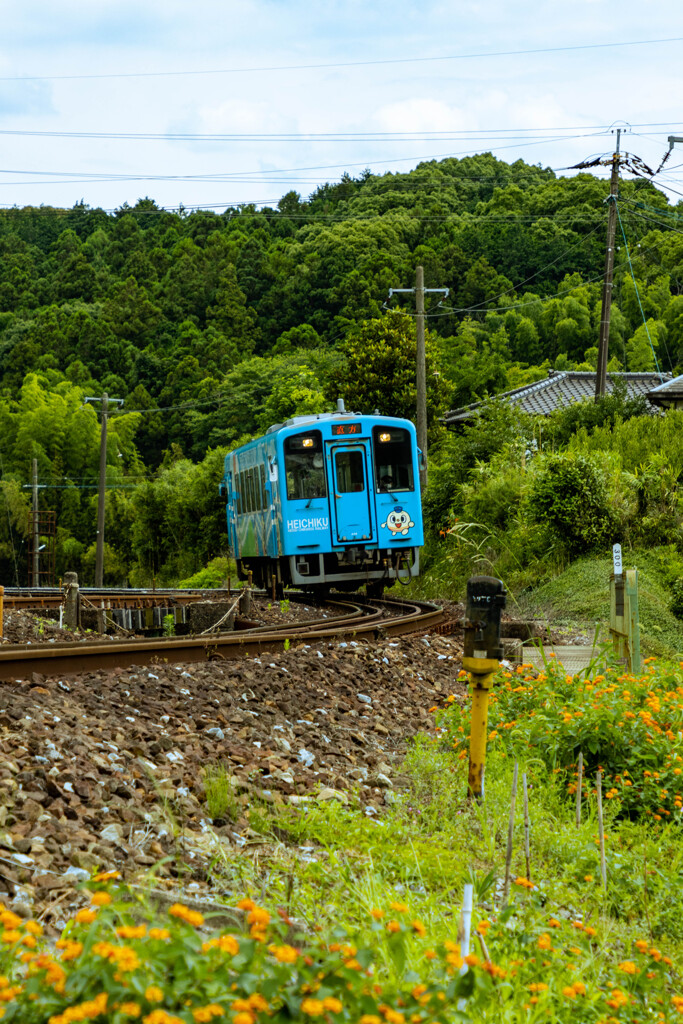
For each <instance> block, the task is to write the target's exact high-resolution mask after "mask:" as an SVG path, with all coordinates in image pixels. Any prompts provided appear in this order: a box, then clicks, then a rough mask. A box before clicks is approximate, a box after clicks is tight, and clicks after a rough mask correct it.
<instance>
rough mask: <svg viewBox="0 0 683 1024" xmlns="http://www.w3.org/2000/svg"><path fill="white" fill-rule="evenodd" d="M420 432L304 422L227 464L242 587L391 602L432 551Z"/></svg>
mask: <svg viewBox="0 0 683 1024" xmlns="http://www.w3.org/2000/svg"><path fill="white" fill-rule="evenodd" d="M421 458H422V453H421V452H420V450H419V449H418V447H417V440H416V435H415V427H414V426H413V424H412V423H410V422H409V421H408V420H402V419H396V418H392V417H389V416H379V415H374V416H362V415H359V414H356V413H349V412H346V411H345V409H344V403H343V401H341V400H340V401H339V402H338V403H337V411H336V412H334V413H320V414H319V415H312V416H298V417H296V418H294V419H291V420H287V422H286V423H281V424H278V425H276V426H273V427H271V428H270V429H269V430H268V431H267V432H266V434H265V436H264V437H261V438H258V439H257V440H255V441H250V442H249V444H245V445H244V446H243V447H241V448H237V449H236V450H235V451H234V452H231V453H230V454H229V455H227V456H226V459H225V469H224V476H223V481H222V483H221V486H220V490H221V494H222V495H223V496H224V497H225V498H226V501H227V519H228V537H229V541H230V547H231V549H232V552H233V554H234V555H235V558H236V559H237V565H238V571H239V573H240V576H241V577H242V578H245V577H246V574H247V572H249V571H251V572H252V574H253V579H254V583H255V584H256V585H257V586H262V587H265V588H266V589H271V588H272V587H273V586H275V588H276V590H277V591H278V592H281V590H282V588H283V587H284V586H286V585H292V586H294V587H299V588H302V589H305V590H312V591H317V592H318V593H319V594H324V592H325V591H327V590H329V588H330V587H334V588H335V589H338V590H356V589H358V587H359V586H360V585H361V584H365V586H366V590H367V593H368V595H370V596H372V597H381V595H382V591H383V589H384V587H385V586H390V585H391V584H392V583H393V582H394V581H395V580H396V579H399V580H400V581H402V582H405V581H408V580H409V579H410V577H413V576H416V575H417V574H418V572H419V550H420V547H421V545H422V544H423V541H424V536H423V529H422V507H421V503H420V474H419V469H420V460H421Z"/></svg>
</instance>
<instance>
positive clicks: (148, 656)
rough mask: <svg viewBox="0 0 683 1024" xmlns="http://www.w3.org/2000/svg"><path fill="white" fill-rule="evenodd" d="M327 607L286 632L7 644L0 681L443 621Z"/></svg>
mask: <svg viewBox="0 0 683 1024" xmlns="http://www.w3.org/2000/svg"><path fill="white" fill-rule="evenodd" d="M326 607H328V608H334V609H336V610H338V612H339V614H338V615H335V616H333V617H332V618H326V619H315V620H310V621H308V622H297V623H292V624H291V626H287V625H277V626H257V627H255V628H253V629H246V630H239V631H237V632H230V633H217V634H213V635H207V636H182V637H173V638H170V639H160V638H155V639H146V638H143V639H132V640H131V639H124V640H115V639H112V640H95V641H75V642H73V643H63V642H55V643H45V644H12V645H11V646H6V647H2V648H0V679H16V678H25V677H26V676H29V675H30V674H31V673H32V672H39V673H41V674H43V675H56V674H64V675H68V674H72V673H77V672H90V671H95V670H97V669H112V668H127V667H129V666H130V665H150V664H155V663H158V662H168V663H172V664H183V663H191V662H198V661H206V660H208V661H212V660H215V659H228V658H238V657H240V656H244V655H251V654H258V653H259V652H260V651H263V650H276V649H277V648H280V647H283V646H284V645H285V643H286V642H287V641H289V643H292V642H297V641H305V642H309V643H310V642H314V641H319V640H322V641H325V640H332V639H334V638H335V637H339V636H344V637H352V638H358V639H359V640H362V639H376V638H378V637H381V636H398V635H400V634H401V633H412V632H415V631H418V630H425V629H429V628H431V627H432V626H436V625H437V624H438V623H439V622H441V620H442V619H443V611H442V609H441V608H439V607H438V605H434V604H430V603H427V602H424V601H401V600H392V599H391V598H388V599H385V600H383V601H368V600H366V599H365V598H364V597H362V596H359V595H352V596H351V597H349V598H346V596H344V597H337V596H332V597H331V598H330V599H329V600H328V601H327V602H326Z"/></svg>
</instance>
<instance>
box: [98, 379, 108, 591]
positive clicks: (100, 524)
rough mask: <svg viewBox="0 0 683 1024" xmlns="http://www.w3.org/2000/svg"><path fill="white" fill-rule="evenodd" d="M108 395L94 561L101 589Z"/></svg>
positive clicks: (105, 398)
mask: <svg viewBox="0 0 683 1024" xmlns="http://www.w3.org/2000/svg"><path fill="white" fill-rule="evenodd" d="M108 408H109V395H108V394H107V392H106V391H105V392H104V394H103V395H102V429H101V431H100V480H99V485H98V488H97V554H96V559H95V586H96V587H101V586H102V585H103V578H104V494H105V490H104V489H105V480H106V475H107V410H108Z"/></svg>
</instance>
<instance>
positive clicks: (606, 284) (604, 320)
mask: <svg viewBox="0 0 683 1024" xmlns="http://www.w3.org/2000/svg"><path fill="white" fill-rule="evenodd" d="M621 131H622V130H621V128H617V148H616V151H615V152H614V154H613V156H612V177H611V179H610V193H609V196H608V198H607V202H608V204H609V210H608V213H607V248H606V249H605V277H604V281H603V284H602V315H601V320H600V340H599V342H598V367H597V373H596V375H595V400H596V401H597V400H598V398H600V397H601V396H602V395H604V394H605V385H606V381H607V363H608V361H609V325H610V315H611V311H612V288H613V284H612V282H613V278H614V237H615V235H616V230H617V196H618V194H619V142H620V139H621Z"/></svg>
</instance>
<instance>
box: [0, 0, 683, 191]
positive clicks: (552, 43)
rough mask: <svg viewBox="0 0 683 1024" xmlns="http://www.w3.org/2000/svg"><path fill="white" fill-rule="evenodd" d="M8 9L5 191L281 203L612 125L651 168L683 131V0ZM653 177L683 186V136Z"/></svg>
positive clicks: (0, 112)
mask: <svg viewBox="0 0 683 1024" xmlns="http://www.w3.org/2000/svg"><path fill="white" fill-rule="evenodd" d="M0 18H1V21H0V24H2V34H1V35H0V147H1V152H2V157H1V158H0V206H14V205H17V206H24V205H35V206H38V205H52V206H64V207H70V206H73V205H74V203H78V202H81V201H83V202H85V203H86V204H87V205H89V206H101V207H104V208H105V209H109V210H113V209H116V208H119V207H121V206H122V205H123V204H124V203H128V204H130V205H134V204H135V202H136V201H137V200H138V199H139V198H141V197H143V196H149V197H151V198H152V199H154V200H155V201H156V202H157V203H158V204H159V205H160V206H165V207H167V208H174V207H177V206H179V205H182V206H184V207H186V208H188V209H192V208H197V207H210V208H215V209H217V210H222V209H225V208H226V207H228V206H234V205H237V204H240V203H257V204H259V205H261V204H265V205H269V206H274V205H276V204H277V201H278V199H279V198H280V197H281V196H282V195H284V194H285V193H286V192H288V191H290V190H291V189H294V190H295V191H297V192H299V193H300V194H301V196H302V197H304V198H306V197H307V196H308V195H310V193H311V192H313V190H314V189H315V188H316V187H317V186H318V185H320V184H321V183H324V182H327V181H336V180H338V179H339V177H340V176H341V174H342V173H343V172H345V171H346V172H348V173H349V174H351V175H357V174H358V173H360V172H361V171H362V170H364V169H365V168H369V169H370V170H371V171H373V172H375V173H380V172H385V171H408V170H410V169H411V168H413V167H415V166H416V165H417V164H418V163H419V162H420V161H421V160H425V159H433V158H437V159H441V158H444V157H447V156H465V155H469V154H474V153H478V152H493V153H494V154H495V155H496V156H498V157H499V158H500V159H502V160H506V161H509V162H512V161H514V160H517V159H520V158H521V159H523V160H525V161H527V162H528V163H532V164H540V165H542V166H544V167H552V168H553V169H555V170H556V171H558V173H567V172H566V171H565V170H563V169H564V168H567V167H568V166H570V165H572V164H574V163H576V162H578V161H580V160H584V159H586V158H591V157H594V156H599V155H608V154H610V153H611V152H612V149H613V147H614V134H613V132H611V129H613V128H614V127H615V126H621V127H625V128H626V127H629V126H630V130H629V131H628V132H627V133H626V134H625V135H624V136H622V141H621V147H622V150H626V151H627V152H629V153H633V154H637V155H638V156H639V157H641V158H642V159H643V160H644V161H645V163H646V164H648V165H649V166H650V167H652V169H653V170H654V169H656V168H657V167H659V164H660V162H661V159H662V157H663V156H664V154H665V152H666V150H667V148H668V141H667V139H668V136H669V135H672V134H674V135H681V136H683V102H682V100H683V88H682V85H683V82H682V76H681V68H682V67H683V60H682V59H681V57H682V54H683V5H681V4H680V0H651V2H650V3H648V4H643V3H642V0H638V2H636V0H622V2H621V3H620V4H618V5H617V4H615V3H614V2H608V0H572V3H566V2H560V0H527V2H524V3H523V2H520V0H508V2H503V0H488V2H484V0H450V2H448V0H424V2H421V3H413V2H408V0H393V2H389V0H364V2H360V0H326V2H320V0H318V2H316V3H313V2H312V0H223V2H222V3H221V2H218V0H193V2H192V3H190V2H187V0H137V2H133V0H60V3H59V4H55V3H54V2H51V3H47V2H46V0H22V2H21V3H18V2H17V0H0ZM656 40H659V41H658V42H656ZM614 44H618V45H614ZM627 44H628V45H627ZM570 173H571V172H570ZM597 173H599V174H601V176H607V171H601V170H598V171H597ZM656 181H657V183H658V184H659V185H660V186H661V187H662V188H663V189H664V190H665V191H666V194H667V195H668V197H669V199H670V200H671V201H672V202H674V203H676V202H678V201H679V200H683V142H682V143H681V144H679V145H678V146H677V147H675V148H674V151H673V153H672V155H671V158H670V159H669V161H668V162H667V164H666V165H665V169H664V171H663V172H662V173H661V174H660V175H659V176H658V177H657V179H656Z"/></svg>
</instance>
